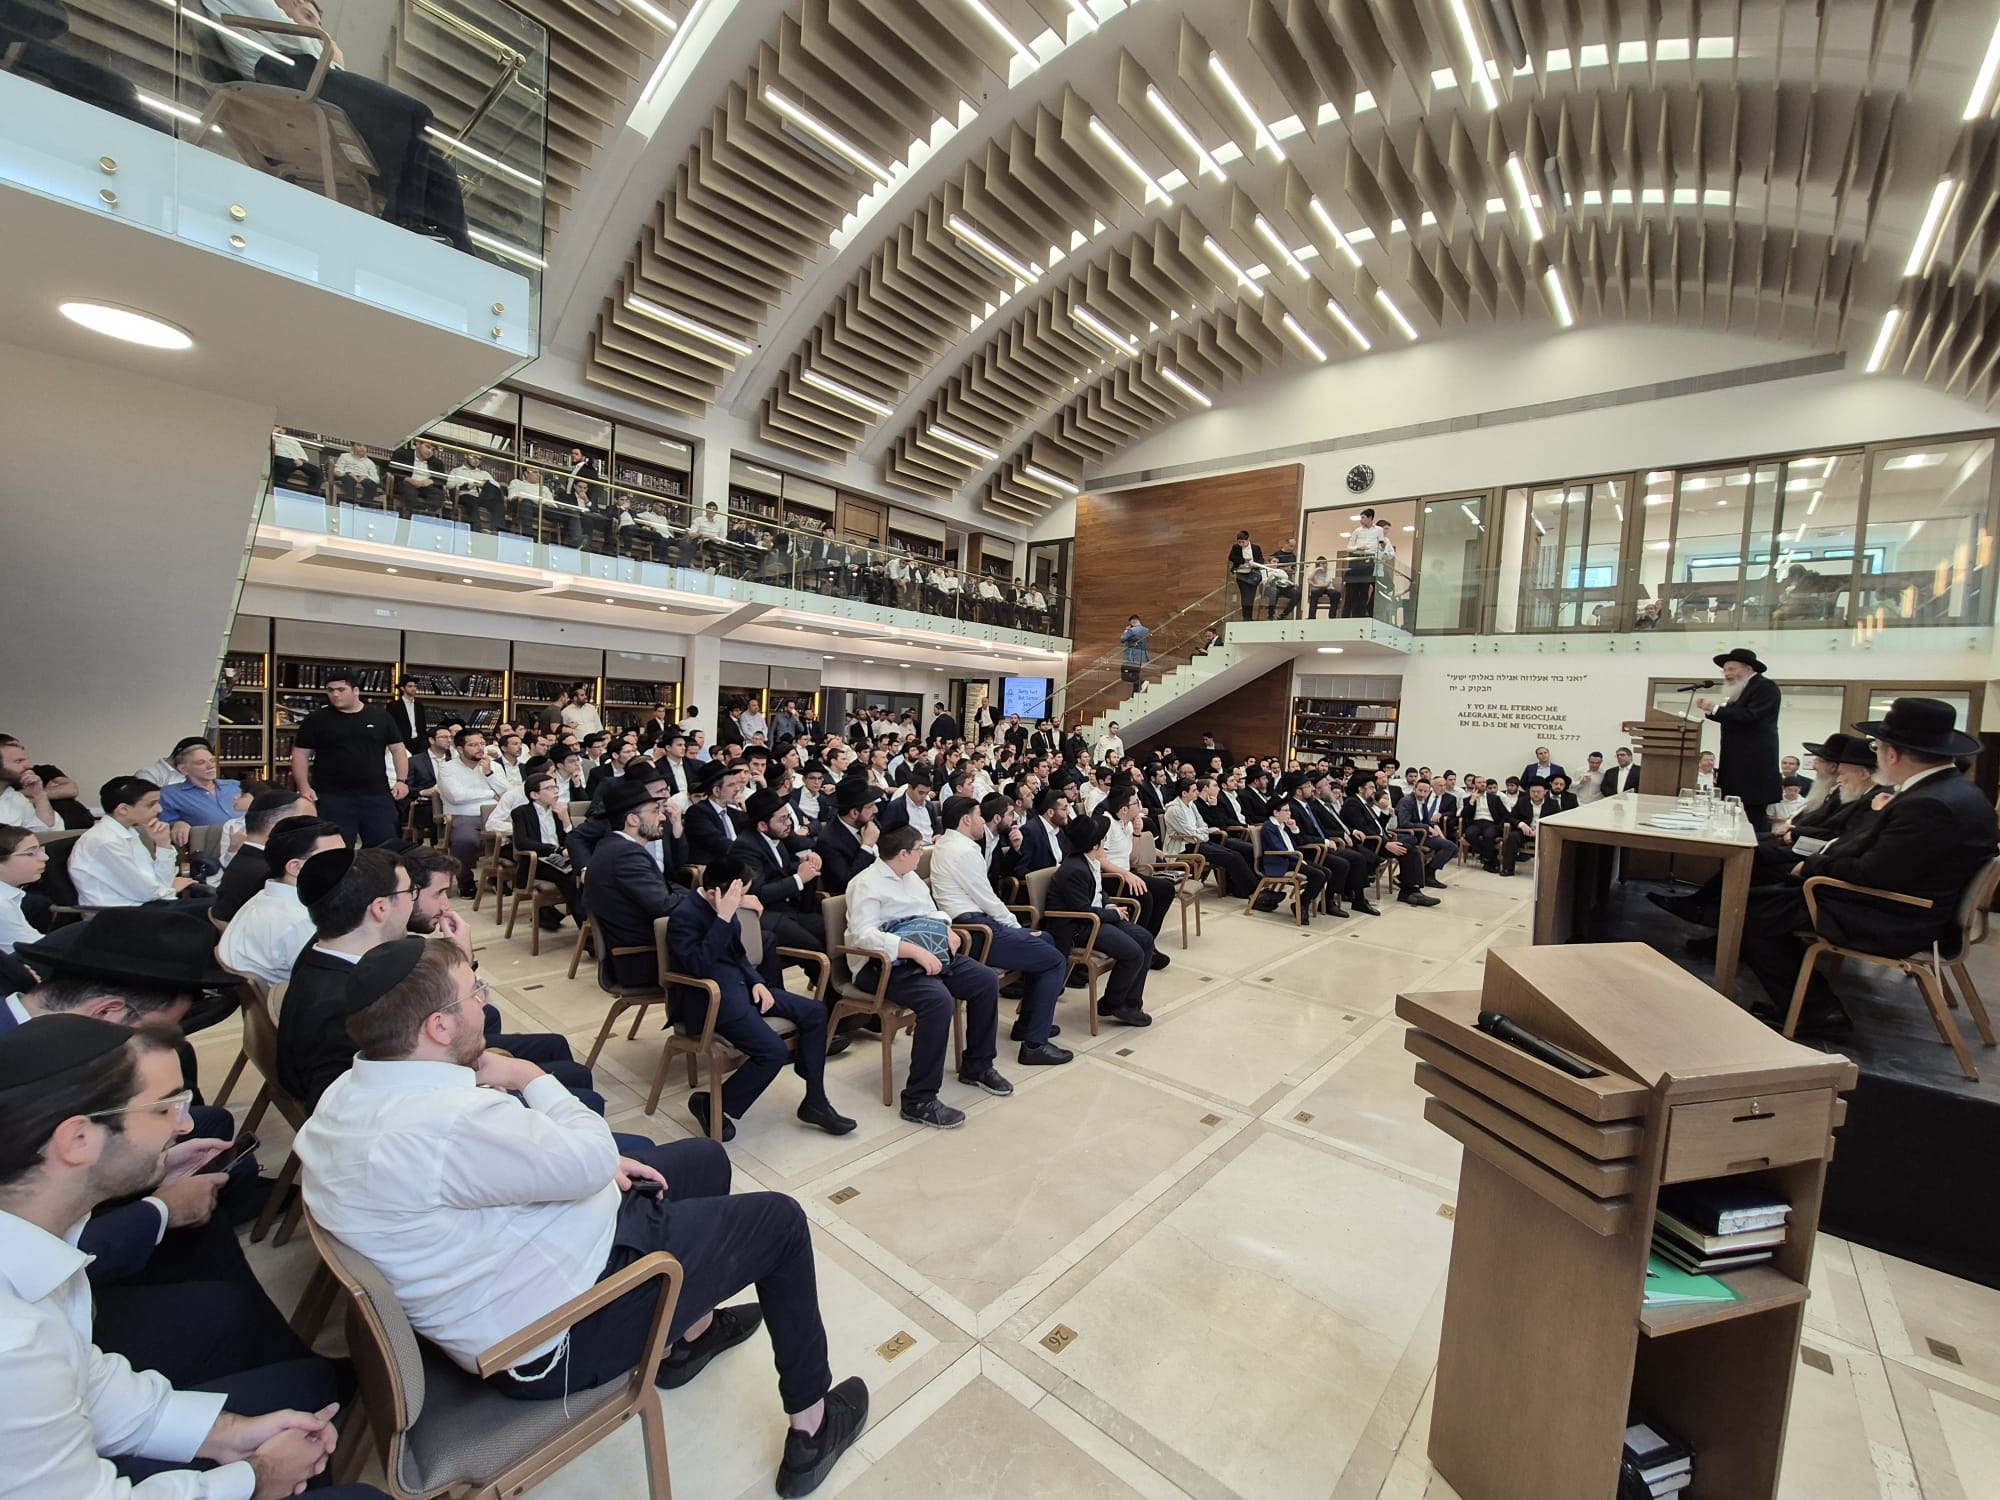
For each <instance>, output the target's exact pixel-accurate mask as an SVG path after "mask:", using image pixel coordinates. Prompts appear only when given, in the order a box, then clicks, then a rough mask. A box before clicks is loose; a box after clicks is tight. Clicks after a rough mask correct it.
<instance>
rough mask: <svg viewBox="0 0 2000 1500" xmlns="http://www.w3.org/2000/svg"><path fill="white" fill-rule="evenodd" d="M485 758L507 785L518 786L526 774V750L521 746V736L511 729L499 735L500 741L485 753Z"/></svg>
mask: <svg viewBox="0 0 2000 1500" xmlns="http://www.w3.org/2000/svg"><path fill="white" fill-rule="evenodd" d="M486 760H487V763H488V764H489V765H491V766H492V767H493V769H494V770H496V771H498V772H499V773H500V774H501V776H502V777H504V778H505V779H506V782H507V785H509V786H519V785H520V784H521V778H522V777H523V776H525V775H526V774H527V771H526V769H525V767H526V766H527V763H528V752H527V751H526V750H525V749H523V748H522V745H521V736H520V735H518V734H516V733H514V732H512V731H509V732H508V733H506V734H503V735H501V736H500V743H499V744H498V745H496V746H494V747H493V749H492V750H491V751H490V752H489V753H488V754H487V757H486Z"/></svg>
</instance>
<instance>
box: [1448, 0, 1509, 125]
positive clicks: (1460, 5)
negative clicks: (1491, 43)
mask: <svg viewBox="0 0 2000 1500" xmlns="http://www.w3.org/2000/svg"><path fill="white" fill-rule="evenodd" d="M1451 14H1452V19H1453V20H1455V21H1457V22H1458V34H1459V37H1460V39H1461V40H1462V41H1463V42H1464V43H1465V50H1466V51H1467V52H1469V53H1470V54H1472V66H1473V70H1474V71H1473V74H1472V81H1473V82H1474V83H1475V84H1477V85H1478V87H1479V93H1480V97H1481V98H1483V99H1484V100H1485V101H1486V108H1487V110H1488V111H1489V112H1490V111H1492V110H1495V109H1498V108H1499V107H1500V101H1499V100H1498V99H1497V98H1496V97H1494V93H1493V80H1492V79H1491V78H1489V77H1487V75H1486V67H1487V63H1486V54H1485V52H1484V51H1483V50H1482V49H1481V47H1480V45H1479V34H1478V33H1477V32H1475V31H1474V30H1473V29H1472V17H1471V16H1469V15H1467V14H1466V12H1465V0H1451Z"/></svg>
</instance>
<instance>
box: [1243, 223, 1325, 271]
mask: <svg viewBox="0 0 2000 1500" xmlns="http://www.w3.org/2000/svg"><path fill="white" fill-rule="evenodd" d="M1251 224H1252V226H1253V227H1254V228H1255V229H1256V231H1257V233H1258V234H1260V235H1261V236H1263V239H1264V243H1265V244H1267V245H1269V246H1270V247H1271V248H1272V249H1273V250H1275V251H1277V252H1278V258H1279V259H1280V260H1282V261H1283V262H1284V263H1285V264H1286V265H1287V266H1289V267H1290V268H1291V270H1292V273H1293V274H1294V275H1296V276H1297V277H1298V278H1299V280H1301V281H1307V280H1310V279H1311V277H1312V273H1311V272H1310V271H1308V270H1307V269H1306V263H1305V262H1304V261H1302V260H1300V259H1299V258H1298V257H1297V256H1296V255H1294V254H1292V247H1291V246H1290V245H1287V244H1286V243H1285V241H1284V239H1283V238H1282V237H1281V236H1280V235H1279V233H1278V231H1277V230H1275V229H1273V228H1272V227H1271V221H1270V220H1269V219H1267V218H1265V217H1264V216H1263V215H1262V214H1258V215H1257V217H1256V218H1255V219H1253V220H1251Z"/></svg>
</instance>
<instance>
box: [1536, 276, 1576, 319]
mask: <svg viewBox="0 0 2000 1500" xmlns="http://www.w3.org/2000/svg"><path fill="white" fill-rule="evenodd" d="M1542 286H1543V288H1544V289H1545V290H1546V291H1547V292H1548V294H1549V306H1550V307H1551V308H1553V309H1554V311H1555V315H1556V321H1557V322H1558V323H1560V324H1562V326H1563V327H1565V328H1571V327H1574V326H1575V324H1576V314H1575V313H1573V312H1571V311H1570V309H1569V294H1568V293H1567V292H1565V291H1564V290H1563V284H1562V277H1560V276H1558V275H1557V274H1556V268H1555V267H1554V266H1550V267H1549V268H1548V269H1547V270H1545V271H1543V272H1542Z"/></svg>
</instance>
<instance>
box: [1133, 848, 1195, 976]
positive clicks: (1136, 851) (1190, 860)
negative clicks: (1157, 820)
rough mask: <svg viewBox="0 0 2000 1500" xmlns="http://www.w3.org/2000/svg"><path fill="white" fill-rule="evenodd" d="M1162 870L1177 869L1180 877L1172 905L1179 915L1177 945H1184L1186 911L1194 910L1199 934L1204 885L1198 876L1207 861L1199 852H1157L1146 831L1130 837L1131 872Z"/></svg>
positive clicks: (1184, 947) (1183, 946) (1149, 873)
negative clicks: (1179, 935)
mask: <svg viewBox="0 0 2000 1500" xmlns="http://www.w3.org/2000/svg"><path fill="white" fill-rule="evenodd" d="M1165 870H1179V871H1181V872H1182V876H1181V879H1180V880H1178V881H1176V882H1175V884H1174V905H1175V906H1176V907H1177V908H1178V909H1179V911H1180V914H1181V947H1182V949H1183V950H1185V949H1186V948H1187V945H1188V913H1189V912H1190V911H1192V912H1193V913H1194V935H1195V936H1196V937H1200V936H1201V898H1202V896H1203V894H1204V893H1205V892H1206V890H1207V887H1206V886H1204V885H1203V884H1202V879H1203V877H1204V876H1206V875H1207V874H1208V861H1207V860H1205V859H1203V858H1202V857H1201V856H1200V855H1199V854H1194V853H1188V854H1174V855H1166V854H1162V853H1160V846H1159V843H1158V841H1157V840H1155V839H1154V837H1153V836H1152V835H1151V834H1150V833H1137V834H1134V835H1133V836H1132V871H1133V873H1134V874H1137V875H1157V874H1160V873H1161V872H1163V871H1165Z"/></svg>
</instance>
